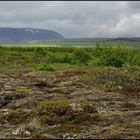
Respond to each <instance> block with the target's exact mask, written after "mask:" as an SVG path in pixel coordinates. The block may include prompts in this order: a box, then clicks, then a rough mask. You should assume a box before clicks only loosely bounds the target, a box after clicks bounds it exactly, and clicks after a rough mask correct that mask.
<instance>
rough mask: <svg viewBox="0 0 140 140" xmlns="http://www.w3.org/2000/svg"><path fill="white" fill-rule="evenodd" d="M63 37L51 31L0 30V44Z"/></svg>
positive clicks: (33, 29) (30, 29)
mask: <svg viewBox="0 0 140 140" xmlns="http://www.w3.org/2000/svg"><path fill="white" fill-rule="evenodd" d="M59 39H64V37H63V36H62V35H61V34H59V33H57V32H55V31H51V30H45V29H35V28H0V43H19V42H28V41H45V40H46V41H48V40H59Z"/></svg>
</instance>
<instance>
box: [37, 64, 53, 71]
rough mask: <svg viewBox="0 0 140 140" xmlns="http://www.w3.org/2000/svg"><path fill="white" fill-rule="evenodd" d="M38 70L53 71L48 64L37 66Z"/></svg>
mask: <svg viewBox="0 0 140 140" xmlns="http://www.w3.org/2000/svg"><path fill="white" fill-rule="evenodd" d="M38 67H39V68H38V69H39V70H42V71H54V68H53V66H51V65H49V64H41V65H39V66H38Z"/></svg>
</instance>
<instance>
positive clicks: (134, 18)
mask: <svg viewBox="0 0 140 140" xmlns="http://www.w3.org/2000/svg"><path fill="white" fill-rule="evenodd" d="M139 25H140V2H127V1H122V2H121V1H120V2H119V1H114V2H111V1H107V2H103V1H81V2H80V1H71V2H70V1H69V2H68V1H64V2H62V1H46V2H45V1H44V2H43V1H42V2H40V1H34V2H33V1H29V2H25V1H19V2H18V1H16V2H13V1H12V2H10V1H5V2H4V1H3V2H2V1H1V2H0V26H2V27H33V28H44V29H50V30H55V31H57V32H59V33H61V34H63V35H64V36H66V37H117V36H139V32H140V28H139Z"/></svg>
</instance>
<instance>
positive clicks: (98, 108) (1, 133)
mask: <svg viewBox="0 0 140 140" xmlns="http://www.w3.org/2000/svg"><path fill="white" fill-rule="evenodd" d="M21 71H22V70H21ZM19 73H20V70H19ZM89 74H92V70H86V69H81V70H61V71H54V72H27V73H26V72H24V73H22V74H19V75H18V76H16V75H10V74H9V73H6V72H5V71H4V70H1V74H0V138H54V139H55V138H70V139H71V138H86V139H87V138H92V139H94V138H95V139H109V138H113V139H114V138H122V139H140V91H139V90H140V87H139V86H140V85H137V92H136V93H135V92H129V94H126V93H125V94H124V93H123V92H121V89H122V87H118V88H119V89H120V91H117V90H116V91H107V90H103V89H102V88H99V86H98V85H97V84H95V83H94V82H91V80H89V79H88V80H87V79H86V78H85V75H89ZM92 75H94V73H93V74H92ZM132 93H133V94H132ZM65 101H66V102H65ZM55 102H56V103H55ZM51 105H52V106H51ZM82 105H83V106H82ZM48 106H49V107H48ZM59 107H60V108H59ZM55 109H56V110H57V112H56V110H55ZM44 110H45V111H46V112H48V114H47V113H46V112H45V111H44ZM49 113H50V114H51V115H50V114H49ZM70 113H71V114H70ZM42 116H43V117H44V118H45V117H46V116H47V117H46V118H45V119H44V118H43V117H42ZM51 119H52V120H51Z"/></svg>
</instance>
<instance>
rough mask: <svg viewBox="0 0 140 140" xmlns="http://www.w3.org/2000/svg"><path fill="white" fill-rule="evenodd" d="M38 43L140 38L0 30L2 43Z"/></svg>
mask: <svg viewBox="0 0 140 140" xmlns="http://www.w3.org/2000/svg"><path fill="white" fill-rule="evenodd" d="M38 41H41V42H42V41H43V42H44V41H68V42H69V41H70V42H71V41H74V42H75V41H76V42H96V41H105V42H112V41H115V42H116V41H120V42H137V43H139V42H140V37H133V38H65V37H64V36H63V35H61V34H59V33H57V32H55V31H51V30H45V29H35V28H4V27H3V28H0V43H1V44H2V43H24V42H38Z"/></svg>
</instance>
